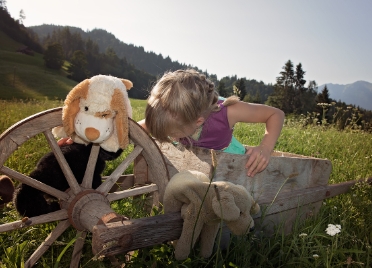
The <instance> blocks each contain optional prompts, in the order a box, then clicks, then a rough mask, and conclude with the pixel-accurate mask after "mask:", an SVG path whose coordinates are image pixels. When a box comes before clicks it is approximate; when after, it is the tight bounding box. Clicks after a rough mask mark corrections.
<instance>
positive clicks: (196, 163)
mask: <svg viewBox="0 0 372 268" xmlns="http://www.w3.org/2000/svg"><path fill="white" fill-rule="evenodd" d="M158 145H159V147H160V150H161V151H162V153H163V154H164V156H165V160H166V164H167V168H168V171H169V174H170V176H171V177H172V176H173V175H174V174H176V173H177V172H179V171H181V170H184V169H189V170H192V169H193V170H198V171H201V172H204V173H205V174H207V175H208V176H211V171H212V165H211V164H212V158H211V150H210V149H205V148H199V147H192V148H186V147H184V146H182V145H178V146H174V145H173V144H170V143H158ZM247 147H248V146H247ZM215 154H216V158H217V169H216V171H215V174H214V177H213V181H229V182H232V183H235V184H239V185H243V186H244V187H245V188H247V190H248V191H249V192H250V193H251V195H252V196H253V198H254V199H256V200H257V199H260V198H262V197H264V198H273V197H275V196H277V195H278V194H280V193H285V192H292V191H296V190H301V191H302V190H304V189H307V188H313V187H318V186H326V185H327V184H328V179H329V176H330V173H331V170H332V164H331V162H330V161H329V160H327V159H319V158H314V157H306V156H301V155H296V154H291V153H285V152H273V153H272V156H271V159H270V163H269V165H268V166H267V168H266V169H265V170H264V171H262V172H260V173H258V174H256V175H255V176H254V177H253V178H251V177H248V176H247V175H246V173H247V171H246V169H245V164H246V162H247V161H248V159H249V155H236V154H229V153H224V152H218V151H215ZM287 202H293V205H291V207H294V209H292V210H285V211H284V212H282V214H283V215H272V216H267V217H265V222H261V224H262V225H263V226H268V224H267V223H269V222H270V223H275V224H279V223H283V220H285V224H282V226H284V227H285V232H289V231H290V229H291V227H292V223H293V221H294V220H295V218H296V217H297V216H296V215H297V209H295V208H296V207H297V205H298V204H297V202H298V200H297V199H293V200H288V201H287ZM320 206H321V202H318V203H311V205H310V206H308V207H307V206H302V208H301V209H302V213H303V214H305V215H306V214H316V213H317V210H318V209H319V208H320ZM271 227H273V225H272V224H271ZM271 227H270V228H267V229H268V230H269V229H272V228H271Z"/></svg>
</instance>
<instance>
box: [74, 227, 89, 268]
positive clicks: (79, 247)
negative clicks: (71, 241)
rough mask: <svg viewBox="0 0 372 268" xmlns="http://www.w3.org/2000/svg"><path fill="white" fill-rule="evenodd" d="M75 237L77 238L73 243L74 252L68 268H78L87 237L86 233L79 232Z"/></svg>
mask: <svg viewBox="0 0 372 268" xmlns="http://www.w3.org/2000/svg"><path fill="white" fill-rule="evenodd" d="M76 236H77V239H76V241H75V245H74V251H73V253H72V257H71V263H70V268H78V267H79V262H80V257H81V253H82V251H83V247H84V242H85V237H86V236H87V232H85V231H84V232H83V231H79V232H77V234H76Z"/></svg>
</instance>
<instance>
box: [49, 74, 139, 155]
mask: <svg viewBox="0 0 372 268" xmlns="http://www.w3.org/2000/svg"><path fill="white" fill-rule="evenodd" d="M132 86H133V84H132V82H131V81H129V80H126V79H119V78H116V77H113V76H106V75H97V76H93V77H92V78H90V79H86V80H84V81H83V82H81V83H79V84H78V85H77V86H75V87H74V88H73V89H72V90H71V91H70V93H69V94H68V95H67V98H66V100H65V103H64V107H63V112H62V122H63V127H56V128H54V129H53V134H54V136H55V137H57V138H63V137H71V138H72V139H73V140H74V141H75V142H77V143H81V144H88V143H90V142H93V143H99V144H100V146H101V147H102V148H103V149H105V150H107V151H110V152H116V151H117V150H118V149H119V148H121V149H124V148H126V147H127V145H128V143H129V139H128V117H132V107H131V105H130V101H129V98H128V94H127V90H129V89H130V88H131V87H132Z"/></svg>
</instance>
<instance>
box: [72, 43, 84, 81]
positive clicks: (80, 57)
mask: <svg viewBox="0 0 372 268" xmlns="http://www.w3.org/2000/svg"><path fill="white" fill-rule="evenodd" d="M87 64H88V62H87V58H86V56H85V54H84V52H83V51H81V50H76V51H75V52H74V54H73V55H72V58H71V63H70V66H69V67H68V72H69V73H70V77H71V79H73V80H75V81H77V82H81V81H83V80H84V79H86V78H87V77H88V70H87Z"/></svg>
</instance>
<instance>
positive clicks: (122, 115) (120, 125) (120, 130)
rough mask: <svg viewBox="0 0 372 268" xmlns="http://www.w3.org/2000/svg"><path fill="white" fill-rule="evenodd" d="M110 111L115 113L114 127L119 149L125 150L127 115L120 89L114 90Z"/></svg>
mask: <svg viewBox="0 0 372 268" xmlns="http://www.w3.org/2000/svg"><path fill="white" fill-rule="evenodd" d="M111 109H113V110H114V111H115V112H116V116H115V127H116V133H117V138H118V142H119V147H120V148H121V149H125V148H126V147H127V146H128V144H129V138H128V113H127V110H126V107H125V103H124V96H123V93H122V92H121V91H120V89H115V91H114V94H113V95H112V99H111Z"/></svg>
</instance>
